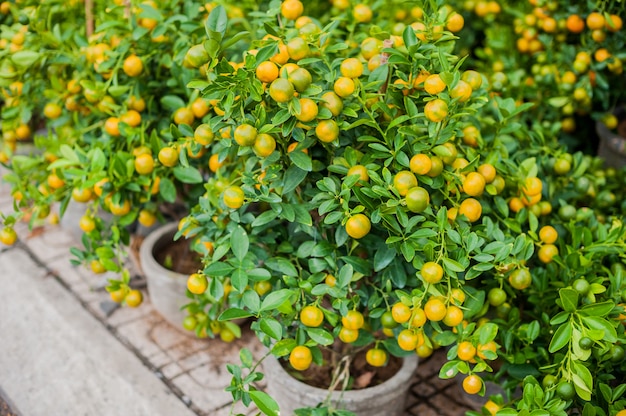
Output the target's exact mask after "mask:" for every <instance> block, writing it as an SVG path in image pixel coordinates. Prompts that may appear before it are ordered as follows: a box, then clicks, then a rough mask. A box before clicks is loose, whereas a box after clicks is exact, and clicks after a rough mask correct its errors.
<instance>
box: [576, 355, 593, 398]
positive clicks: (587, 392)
mask: <svg viewBox="0 0 626 416" xmlns="http://www.w3.org/2000/svg"><path fill="white" fill-rule="evenodd" d="M573 364H574V373H573V374H572V378H573V381H574V387H575V388H576V394H578V397H580V398H581V399H583V400H586V401H589V400H591V389H592V388H593V377H592V376H591V372H590V371H589V369H588V368H587V367H585V366H584V365H582V364H581V363H580V362H577V361H574V363H573Z"/></svg>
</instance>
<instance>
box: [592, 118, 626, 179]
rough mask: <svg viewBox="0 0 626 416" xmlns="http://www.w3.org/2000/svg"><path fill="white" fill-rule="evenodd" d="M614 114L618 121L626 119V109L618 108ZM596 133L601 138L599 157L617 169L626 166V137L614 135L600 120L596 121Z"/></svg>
mask: <svg viewBox="0 0 626 416" xmlns="http://www.w3.org/2000/svg"><path fill="white" fill-rule="evenodd" d="M613 114H615V116H616V117H617V118H618V119H623V118H625V117H626V107H624V106H621V107H617V108H616V109H615V111H613ZM596 133H598V137H599V138H600V145H599V146H598V156H600V157H601V158H603V159H604V161H605V164H606V165H607V166H609V167H613V168H616V169H619V168H621V167H623V166H626V137H622V136H621V135H619V134H615V133H613V132H612V131H611V130H609V128H608V127H607V126H606V125H605V124H604V123H603V122H602V121H600V120H598V121H596ZM622 134H623V133H622Z"/></svg>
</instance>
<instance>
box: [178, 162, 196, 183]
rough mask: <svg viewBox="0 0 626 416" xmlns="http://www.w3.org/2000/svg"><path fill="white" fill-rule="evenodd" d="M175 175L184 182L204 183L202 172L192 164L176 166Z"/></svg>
mask: <svg viewBox="0 0 626 416" xmlns="http://www.w3.org/2000/svg"><path fill="white" fill-rule="evenodd" d="M174 176H175V177H176V179H178V180H179V181H181V182H183V183H202V182H203V179H202V174H201V173H200V171H199V170H198V169H196V168H194V167H192V166H187V167H183V166H176V167H175V168H174Z"/></svg>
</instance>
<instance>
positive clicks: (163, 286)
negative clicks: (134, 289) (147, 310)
mask: <svg viewBox="0 0 626 416" xmlns="http://www.w3.org/2000/svg"><path fill="white" fill-rule="evenodd" d="M176 231H177V224H176V223H170V224H166V225H164V226H162V227H159V228H157V229H156V230H155V231H153V232H151V233H150V234H149V235H148V236H147V237H146V238H145V240H143V243H142V244H141V247H140V249H139V261H140V263H141V270H142V271H143V274H144V276H145V277H146V284H147V286H148V293H149V295H150V302H151V303H152V305H153V306H154V309H156V310H157V312H159V313H160V314H161V315H162V316H163V317H164V318H165V319H166V320H167V321H168V322H169V323H171V324H172V325H173V326H175V327H176V328H177V329H180V330H181V331H184V333H185V334H187V335H193V333H192V332H189V331H187V330H185V329H184V328H183V327H182V322H183V319H185V316H186V313H185V311H182V310H181V307H183V306H184V305H186V304H188V303H189V302H190V299H188V298H187V295H186V293H187V278H188V277H189V276H188V275H186V274H181V273H177V272H173V271H171V270H168V269H166V268H165V267H163V266H162V265H160V264H159V263H158V262H157V261H156V259H155V253H156V252H158V251H159V250H160V249H162V248H163V247H164V246H166V245H168V244H170V243H171V242H172V241H173V239H174V235H175V234H176Z"/></svg>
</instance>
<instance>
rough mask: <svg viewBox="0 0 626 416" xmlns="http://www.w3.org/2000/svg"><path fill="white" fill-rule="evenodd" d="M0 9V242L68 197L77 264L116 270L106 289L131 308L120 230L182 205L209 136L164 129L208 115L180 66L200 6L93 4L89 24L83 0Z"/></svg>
mask: <svg viewBox="0 0 626 416" xmlns="http://www.w3.org/2000/svg"><path fill="white" fill-rule="evenodd" d="M229 10H230V12H232V13H233V16H236V15H240V14H241V10H240V9H239V8H236V7H232V8H231V9H229ZM0 11H1V12H2V15H3V29H2V35H1V38H0V42H1V43H2V48H1V49H2V52H1V53H0V68H1V69H0V84H1V86H2V93H3V109H2V125H1V127H2V146H1V149H0V161H2V163H4V164H6V165H7V166H8V167H10V169H11V170H12V173H11V174H9V175H7V176H6V178H5V179H6V180H8V181H9V182H11V184H12V188H13V191H12V192H13V196H14V199H15V201H16V213H15V214H13V215H7V216H5V217H4V225H5V227H4V228H3V230H2V236H3V238H2V241H3V242H5V243H11V242H14V241H15V239H16V235H15V231H14V230H13V225H14V224H15V222H16V221H17V220H19V219H20V218H21V219H23V220H29V221H30V222H31V225H32V224H34V223H35V222H36V221H42V220H44V219H46V218H49V220H50V221H52V222H57V221H58V216H57V214H55V213H53V214H50V212H51V209H50V208H51V206H52V205H53V204H55V203H58V202H60V203H61V204H60V207H61V208H60V211H61V214H63V213H64V211H65V210H66V207H67V205H68V204H70V203H71V204H73V205H77V206H78V207H79V211H81V212H83V213H84V215H82V216H80V218H71V219H70V220H71V221H74V222H75V223H77V225H78V226H79V227H80V229H81V230H82V231H83V232H84V233H85V237H84V238H83V245H84V249H82V250H75V251H74V254H75V255H76V260H75V261H76V263H77V264H78V263H86V264H87V265H88V266H89V267H90V268H91V270H92V271H93V272H95V273H103V272H105V271H114V272H120V273H121V274H122V276H123V278H122V279H121V280H119V281H114V282H112V284H111V286H110V288H109V289H110V290H111V296H112V297H113V299H114V300H116V301H125V302H126V304H128V305H130V306H137V305H139V304H140V303H141V292H140V291H139V290H131V288H130V287H129V285H128V283H129V275H128V273H127V272H126V271H125V270H124V261H123V259H124V258H125V256H126V255H125V248H124V247H125V246H126V245H128V242H129V228H128V226H129V225H132V224H133V223H135V222H138V223H139V224H141V225H143V226H145V227H150V226H152V225H153V224H155V222H156V220H157V218H161V219H163V215H166V216H167V215H168V213H169V214H170V217H171V214H172V212H176V211H177V209H175V208H172V206H174V207H175V206H176V205H182V206H186V207H187V209H188V208H189V206H190V204H195V197H196V195H197V194H198V192H200V191H199V190H198V189H200V190H201V189H202V185H201V182H203V179H202V175H201V173H200V170H199V169H198V168H197V167H195V166H194V165H195V164H196V163H197V164H198V165H201V166H202V167H205V166H207V163H206V160H205V159H208V158H205V159H202V161H200V158H201V157H202V156H203V155H204V150H203V149H202V146H203V144H206V140H211V139H212V132H207V130H206V129H204V130H203V129H202V128H200V129H198V133H197V134H195V135H194V132H193V130H191V131H185V135H182V134H181V133H180V132H179V131H178V130H176V136H174V135H172V133H171V132H170V130H169V127H170V123H171V122H172V121H173V122H174V123H175V124H181V123H186V124H187V125H191V124H193V122H194V120H195V119H200V118H202V117H203V116H204V115H206V114H207V113H208V112H209V108H210V103H209V102H208V101H207V100H203V99H200V98H198V95H197V94H193V92H192V91H191V90H189V89H188V88H186V83H187V82H188V80H190V79H191V78H192V70H191V69H188V68H185V66H186V65H185V63H184V56H185V54H186V52H187V49H188V45H189V44H193V43H194V42H195V40H196V39H197V38H198V36H202V35H204V28H203V24H204V23H203V22H204V20H205V19H206V17H207V15H208V11H207V10H206V9H205V8H204V7H203V5H201V4H200V3H197V2H192V1H186V2H176V1H172V2H160V4H157V2H153V1H144V2H141V3H140V2H136V3H135V2H133V3H132V4H131V2H122V1H116V2H114V3H111V4H104V3H99V2H97V4H95V5H94V8H93V10H91V11H90V12H91V15H92V17H93V20H92V21H91V23H89V22H88V20H89V18H87V17H86V15H85V4H84V3H83V2H70V4H69V5H68V4H67V3H66V2H63V1H46V2H28V1H22V2H17V3H13V2H3V3H2V6H1V7H0ZM66 14H67V16H71V18H70V19H68V18H67V16H66ZM174 16H178V17H177V18H174ZM181 16H182V17H181ZM89 26H91V30H92V31H93V33H91V34H88V36H86V35H85V33H86V31H88V30H90V29H88V28H87V27H89ZM235 26H236V25H235ZM205 127H206V126H205ZM202 131H204V132H205V134H204V135H202V134H201V132H202ZM35 133H37V134H35ZM194 136H195V137H194ZM28 142H30V143H31V147H28V145H26V146H25V145H23V144H22V143H28ZM32 144H34V149H35V150H34V151H33V150H32V149H33V148H32ZM195 160H197V162H195ZM185 204H186V205H185ZM168 207H169V209H168ZM103 212H104V215H103ZM107 214H109V215H111V214H112V216H113V219H112V220H109V219H108V218H109V217H107Z"/></svg>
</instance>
